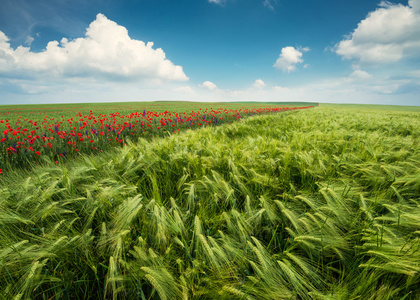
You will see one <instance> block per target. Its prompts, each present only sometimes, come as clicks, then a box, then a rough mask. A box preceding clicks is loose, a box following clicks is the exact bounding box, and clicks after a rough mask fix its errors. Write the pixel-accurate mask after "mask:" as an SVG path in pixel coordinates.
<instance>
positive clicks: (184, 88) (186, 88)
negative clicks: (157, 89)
mask: <svg viewBox="0 0 420 300" xmlns="http://www.w3.org/2000/svg"><path fill="white" fill-rule="evenodd" d="M174 91H175V92H180V93H185V94H195V92H194V90H193V89H192V88H191V87H190V86H188V85H187V86H180V87H177V88H174Z"/></svg>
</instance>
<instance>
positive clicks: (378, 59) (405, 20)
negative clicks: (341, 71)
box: [334, 0, 420, 64]
mask: <svg viewBox="0 0 420 300" xmlns="http://www.w3.org/2000/svg"><path fill="white" fill-rule="evenodd" d="M408 4H409V5H408V6H405V5H402V4H392V3H389V2H381V4H380V7H379V8H378V9H376V10H375V11H373V12H370V13H369V14H368V16H367V17H366V18H365V19H364V20H362V21H361V22H360V23H359V24H358V25H357V28H356V29H355V30H354V31H353V33H352V34H351V35H350V36H348V37H347V38H346V39H344V40H342V41H341V42H339V43H338V44H337V45H336V46H335V49H334V50H335V52H336V53H337V54H339V55H341V56H342V57H343V58H345V59H354V60H357V61H360V62H361V63H365V64H372V63H392V62H397V61H400V60H401V59H403V58H404V57H411V56H420V55H419V54H420V52H419V50H418V49H419V48H420V0H410V1H409V2H408Z"/></svg>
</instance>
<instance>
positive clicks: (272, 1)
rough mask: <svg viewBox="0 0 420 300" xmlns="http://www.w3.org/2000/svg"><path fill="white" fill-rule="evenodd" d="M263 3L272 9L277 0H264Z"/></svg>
mask: <svg viewBox="0 0 420 300" xmlns="http://www.w3.org/2000/svg"><path fill="white" fill-rule="evenodd" d="M263 5H264V6H265V7H267V8H269V9H271V10H274V5H277V0H264V2H263Z"/></svg>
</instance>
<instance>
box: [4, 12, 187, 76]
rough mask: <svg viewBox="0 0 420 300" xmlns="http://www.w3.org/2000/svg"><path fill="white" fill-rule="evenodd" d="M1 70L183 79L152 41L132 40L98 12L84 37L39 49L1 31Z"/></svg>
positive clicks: (6, 71)
mask: <svg viewBox="0 0 420 300" xmlns="http://www.w3.org/2000/svg"><path fill="white" fill-rule="evenodd" d="M0 72H1V73H3V74H6V76H7V75H13V74H14V75H16V74H19V73H20V74H25V75H32V76H37V75H41V74H42V75H52V76H63V77H72V76H73V77H97V76H103V77H107V78H126V79H138V78H143V79H155V80H156V79H157V80H175V81H185V80H188V77H187V76H186V75H185V74H184V72H183V70H182V67H181V66H175V65H174V64H173V63H172V62H171V61H170V60H168V59H167V58H166V55H165V52H164V51H163V50H162V49H160V48H158V49H153V43H152V42H148V43H147V44H145V43H144V42H143V41H140V40H134V39H131V38H130V36H129V35H128V31H127V29H126V28H125V27H123V26H120V25H118V24H117V23H115V22H113V21H111V20H109V19H108V18H107V17H105V16H104V15H103V14H98V15H97V16H96V20H94V21H93V22H92V23H91V24H90V25H89V27H88V28H87V30H86V36H85V37H83V38H77V39H74V40H70V41H69V40H67V39H66V38H63V39H62V40H61V42H57V41H51V42H49V43H48V45H47V47H46V49H45V50H44V51H42V52H39V53H35V52H31V50H30V48H29V47H24V46H19V47H17V48H16V50H14V49H12V48H11V47H10V43H9V39H8V38H7V36H6V35H5V34H4V33H3V32H1V31H0Z"/></svg>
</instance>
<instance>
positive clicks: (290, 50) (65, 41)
mask: <svg viewBox="0 0 420 300" xmlns="http://www.w3.org/2000/svg"><path fill="white" fill-rule="evenodd" d="M153 100H195V101H248V100H249V101H314V102H315V101H316V102H330V103H371V104H400V105H420V0H409V1H393V2H384V1H371V0H364V1H362V0H355V1H343V0H324V1H313V0H305V1H303V0H297V1H291V0H176V1H175V0H132V1H131V0H130V1H129V0H123V1H111V0H90V1H81V0H72V1H70V0H55V1H53V0H38V1H31V0H0V104H13V103H63V102H102V101H153Z"/></svg>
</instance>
